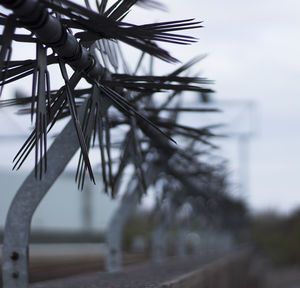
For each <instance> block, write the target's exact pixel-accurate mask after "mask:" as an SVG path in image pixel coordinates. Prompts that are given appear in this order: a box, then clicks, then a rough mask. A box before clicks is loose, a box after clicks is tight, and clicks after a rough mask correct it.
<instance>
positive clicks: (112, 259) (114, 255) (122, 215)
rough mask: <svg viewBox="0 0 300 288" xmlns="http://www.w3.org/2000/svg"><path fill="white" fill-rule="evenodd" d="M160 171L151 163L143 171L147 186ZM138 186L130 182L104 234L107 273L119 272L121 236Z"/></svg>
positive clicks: (136, 202)
mask: <svg viewBox="0 0 300 288" xmlns="http://www.w3.org/2000/svg"><path fill="white" fill-rule="evenodd" d="M159 171H160V169H159V168H158V167H156V165H155V164H153V163H151V164H149V166H148V169H147V171H145V178H146V179H145V180H146V182H147V185H150V184H152V183H153V182H154V181H155V179H156V178H157V176H158V173H159ZM139 188H140V185H139V183H138V180H137V179H134V180H132V181H131V182H130V184H129V187H128V189H127V191H126V194H125V195H124V196H123V198H122V201H121V203H120V206H119V208H118V209H117V211H116V212H115V214H114V215H113V217H112V219H111V221H110V224H109V226H108V230H107V234H106V245H107V250H106V251H107V252H106V253H107V254H106V259H105V260H106V262H105V269H106V271H107V272H119V271H121V269H122V234H123V230H124V227H125V225H126V223H127V222H128V220H129V218H130V216H132V215H133V213H134V212H135V210H136V206H137V205H138V203H139Z"/></svg>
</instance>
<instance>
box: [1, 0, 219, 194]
mask: <svg viewBox="0 0 300 288" xmlns="http://www.w3.org/2000/svg"><path fill="white" fill-rule="evenodd" d="M16 1H17V0H12V1H1V4H3V5H4V6H5V7H6V8H8V9H11V10H12V12H13V14H11V15H4V14H1V15H0V25H3V26H4V30H3V33H2V35H1V37H0V44H1V48H0V86H1V87H4V85H6V84H9V83H12V82H15V81H16V80H18V79H21V78H24V77H28V76H30V75H32V79H33V81H32V95H30V96H21V97H17V98H15V99H9V100H1V101H0V107H7V106H15V105H18V106H21V107H22V109H21V110H20V113H31V117H32V119H35V129H34V131H33V132H32V133H31V135H30V136H29V138H28V139H27V140H26V142H25V143H24V145H23V146H22V147H21V149H20V151H19V152H18V153H17V155H16V157H15V159H14V162H15V164H14V168H16V169H19V168H20V167H21V165H22V164H23V163H24V161H25V160H26V158H27V157H28V155H29V154H30V152H31V151H32V150H33V149H35V159H36V160H35V167H36V168H35V171H36V176H38V175H39V177H40V178H41V177H42V175H43V173H45V172H46V168H47V155H46V151H47V137H46V135H47V133H48V132H49V131H50V130H51V128H52V127H53V126H54V125H55V123H56V122H57V121H58V120H60V119H62V118H65V117H68V116H71V118H72V120H73V123H74V129H75V130H76V133H77V136H78V141H79V143H80V147H81V154H80V157H79V162H78V167H77V173H76V180H77V183H78V187H79V188H83V186H84V180H85V175H86V172H88V174H89V176H90V178H91V179H92V181H95V180H94V175H93V171H92V166H91V163H90V160H89V157H88V154H89V151H90V150H91V148H92V147H93V146H94V145H96V144H97V145H98V146H99V150H100V157H101V167H102V178H103V182H104V185H105V188H106V191H108V190H109V189H111V191H112V195H113V196H114V195H115V194H116V193H117V192H116V191H117V190H118V189H117V188H118V186H119V182H120V178H121V176H122V174H123V173H124V171H125V168H126V167H127V165H128V164H129V163H133V165H134V166H135V168H136V169H135V170H136V175H137V177H138V179H139V180H140V187H141V190H142V191H143V190H145V189H146V184H145V182H146V181H145V179H144V172H143V170H144V168H143V163H144V161H145V159H147V157H148V156H147V155H148V152H149V151H151V150H152V149H153V147H154V148H159V149H160V150H161V151H163V152H165V154H166V155H167V154H168V155H170V156H171V155H173V154H174V153H177V152H178V153H180V151H179V150H178V149H177V148H175V147H174V146H172V145H170V143H169V140H173V139H172V138H171V137H177V136H179V135H180V136H183V137H187V138H189V139H193V141H200V142H201V143H202V144H205V145H209V146H211V147H214V145H213V144H211V143H210V140H209V138H210V137H215V136H216V135H215V134H214V133H212V132H210V129H209V128H210V127H204V128H199V129H196V128H192V127H188V126H184V125H180V124H178V123H177V122H176V121H177V120H176V119H177V115H178V113H180V112H185V113H186V112H195V111H197V112H217V111H218V110H217V109H203V108H193V107H181V106H174V103H175V102H176V99H177V98H178V97H179V96H180V93H182V92H184V91H194V92H197V93H200V94H205V95H206V94H207V93H211V92H213V91H212V90H211V89H210V88H208V87H207V86H208V85H209V84H211V82H210V81H208V80H207V79H205V78H201V77H188V76H182V74H183V73H185V72H186V71H187V70H188V69H189V68H190V67H191V66H193V65H194V64H196V63H198V61H200V60H201V59H202V58H203V56H200V57H197V58H195V59H192V60H191V61H189V62H188V63H186V64H184V65H182V66H180V67H179V68H177V69H175V70H174V71H173V72H172V73H170V74H168V75H162V76H155V75H153V76H152V71H150V73H149V74H145V75H142V73H141V72H140V70H141V67H142V65H143V62H144V61H145V59H147V57H145V55H146V54H150V55H151V56H153V57H156V58H159V59H162V60H164V61H167V62H176V59H175V58H174V57H173V56H171V55H170V54H169V52H168V51H166V50H164V49H162V48H161V47H159V46H158V44H157V42H168V43H175V44H184V45H185V44H191V43H193V42H195V41H196V39H195V38H193V37H191V36H187V35H183V34H180V33H179V32H178V31H183V30H187V29H196V28H200V27H202V26H201V22H198V21H194V19H185V20H178V21H169V22H161V23H154V24H145V25H134V24H129V23H126V22H123V19H124V17H125V16H126V15H127V14H128V12H129V10H130V8H131V7H132V6H133V5H134V4H141V5H142V4H145V5H151V6H155V7H157V2H156V1H149V0H148V1H145V0H144V1H136V0H135V1H128V0H118V1H116V2H115V3H114V4H113V5H112V6H110V7H108V4H107V2H108V1H104V0H103V1H101V2H99V1H97V7H98V11H92V10H91V9H90V5H89V3H88V1H86V4H87V7H83V6H80V5H78V4H76V3H74V2H72V1H69V0H61V1H52V0H51V1H50V0H40V1H33V0H23V2H22V3H23V4H22V5H23V6H22V5H21V6H22V7H23V8H24V7H25V8H26V9H25V8H24V10H22V8H16V6H15V3H16ZM30 9H31V10H30ZM28 11H31V12H32V13H33V12H34V14H32V13H29V12H28ZM31 14H32V15H31ZM18 27H25V28H27V29H28V30H29V31H30V33H29V34H17V33H16V32H15V31H16V30H15V29H16V28H18ZM73 28H74V29H76V31H77V32H76V33H75V34H74V35H73V34H72V32H71V31H72V29H73ZM45 32H48V33H45ZM50 32H51V33H50ZM14 41H19V42H27V43H31V44H32V45H34V46H35V47H36V51H37V53H36V59H33V60H11V54H12V51H13V49H12V48H13V46H12V43H13V42H14ZM119 42H123V43H126V44H128V45H131V46H133V47H135V48H137V49H139V50H141V57H140V59H139V60H138V61H137V65H136V68H135V69H134V73H132V72H131V71H130V70H131V69H130V68H129V65H128V63H127V61H126V59H125V57H124V54H123V53H122V51H121V47H120V45H119ZM48 49H52V50H53V53H52V54H47V53H46V52H47V50H48ZM97 51H98V52H100V56H101V57H100V58H99V57H98V56H97ZM49 65H57V66H58V67H59V69H60V72H61V76H62V79H63V81H64V85H63V86H62V87H61V88H60V89H59V90H51V89H50V81H49V79H50V77H49V72H48V66H49ZM66 65H70V66H71V67H72V68H73V70H74V72H73V74H72V76H71V77H69V76H68V74H67V70H66ZM121 65H122V68H121ZM150 66H151V65H150ZM111 67H113V69H114V70H115V71H114V73H112V72H110V71H109V68H111ZM121 70H122V71H121ZM150 70H151V67H150ZM149 75H150V76H149ZM82 78H85V79H86V80H87V81H88V82H89V86H88V87H87V88H84V89H82V88H77V84H78V83H79V81H80V80H81V79H82ZM157 92H164V93H169V96H168V97H167V99H166V100H165V101H164V102H163V103H161V104H159V105H157V104H155V102H154V100H153V97H152V95H153V94H154V93H157ZM84 102H85V105H86V106H85V111H84V116H83V121H82V122H80V121H79V117H78V115H77V107H78V106H79V105H82V103H84ZM28 106H30V107H28ZM110 107H114V109H110ZM163 111H164V112H169V113H170V116H171V118H170V119H166V118H164V117H162V116H161V115H160V113H161V112H163ZM172 115H173V118H172ZM124 125H125V126H126V127H127V132H126V133H125V134H124V140H123V141H122V143H121V146H118V145H115V142H114V140H113V139H112V133H111V132H112V130H113V129H117V128H118V127H121V126H124ZM140 131H142V132H143V134H142V133H141V132H140ZM173 141H174V140H173ZM174 142H175V141H174ZM116 146H118V149H117V150H118V152H119V156H120V159H118V160H117V161H114V159H113V157H112V155H113V153H112V151H111V150H112V149H114V148H113V147H116ZM120 147H121V148H120ZM115 163H116V164H115Z"/></svg>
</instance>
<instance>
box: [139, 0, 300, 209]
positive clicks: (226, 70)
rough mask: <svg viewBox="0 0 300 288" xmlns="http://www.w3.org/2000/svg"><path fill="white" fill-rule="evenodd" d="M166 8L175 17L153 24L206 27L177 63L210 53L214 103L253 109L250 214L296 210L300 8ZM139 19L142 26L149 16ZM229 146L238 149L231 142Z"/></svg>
mask: <svg viewBox="0 0 300 288" xmlns="http://www.w3.org/2000/svg"><path fill="white" fill-rule="evenodd" d="M164 3H166V5H167V6H168V7H169V13H170V14H169V15H166V14H164V13H159V14H157V16H156V17H157V18H156V20H163V19H164V18H168V19H175V18H177V19H181V18H190V17H193V18H196V19H199V20H202V21H204V23H203V24H204V26H205V27H204V28H203V29H201V30H198V31H196V32H193V35H195V36H196V37H197V38H199V42H198V43H197V44H196V45H192V46H191V47H188V48H186V47H174V48H173V54H174V56H176V57H178V58H179V59H183V60H188V59H189V58H191V56H192V55H198V54H201V53H208V57H207V58H206V59H205V60H204V61H203V63H202V64H201V65H200V66H199V67H201V71H203V75H205V76H208V77H209V78H210V79H213V80H215V81H216V84H215V85H214V89H215V90H216V94H215V99H217V100H228V99H240V100H253V101H255V103H256V106H257V118H258V119H257V121H256V122H257V123H258V125H257V126H258V127H257V137H256V138H254V139H253V140H252V141H251V143H250V154H249V155H250V162H249V165H250V171H249V190H248V193H247V199H248V201H249V203H250V205H251V207H252V208H254V209H255V210H261V209H278V210H280V211H282V212H288V211H291V210H293V209H295V208H296V207H299V206H300V193H299V192H300V191H299V190H300V183H299V178H300V177H299V176H300V175H299V173H300V152H299V147H300V134H299V123H300V40H299V37H298V36H299V29H300V17H299V11H300V1H297V0H286V1H282V0H252V1H240V0H226V1H222V0H209V1H204V0H186V1H181V0H167V1H164ZM139 13H140V11H139ZM141 13H144V15H143V17H142V18H141V19H146V17H147V15H148V16H149V14H150V13H149V12H145V11H144V12H141ZM158 15H159V16H158ZM154 18H155V17H154ZM231 145H232V147H233V148H234V149H237V146H236V144H234V141H232V142H231Z"/></svg>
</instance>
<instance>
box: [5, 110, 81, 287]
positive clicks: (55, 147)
mask: <svg viewBox="0 0 300 288" xmlns="http://www.w3.org/2000/svg"><path fill="white" fill-rule="evenodd" d="M84 110H85V105H82V106H81V107H80V108H79V111H78V112H79V116H80V117H81V119H82V118H83V114H84V113H83V112H84ZM78 148H79V142H78V138H77V135H76V132H75V130H74V127H73V122H72V120H70V121H69V123H68V124H67V125H66V127H65V128H64V129H63V131H62V132H61V133H60V134H59V135H58V136H57V137H56V138H55V141H54V142H53V144H52V145H51V147H50V148H49V150H48V155H49V158H48V165H49V166H48V167H49V169H48V171H47V177H43V178H42V180H38V179H36V177H35V173H34V170H33V171H32V172H31V173H30V175H29V176H28V177H27V178H26V180H25V181H24V183H23V184H22V186H21V187H20V188H19V190H18V191H17V193H16V195H15V197H14V199H13V202H12V204H11V206H10V208H9V211H8V214H7V218H6V224H5V230H4V243H3V253H2V254H3V259H2V263H3V264H2V276H3V277H2V278H3V287H4V288H27V287H28V281H29V279H28V278H29V276H28V275H29V273H28V266H29V265H28V264H29V263H28V262H29V259H28V255H29V254H28V252H29V251H28V248H29V236H30V225H31V219H32V216H33V214H34V212H35V210H36V208H37V207H38V205H39V203H40V202H41V200H42V199H43V197H44V196H45V195H46V193H47V192H48V190H49V189H50V187H51V186H52V184H53V183H54V182H55V181H56V179H57V178H58V177H59V175H60V174H61V173H62V172H63V170H64V168H65V166H66V165H67V164H68V163H69V161H70V160H71V158H72V157H73V156H74V154H75V153H76V151H77V150H78Z"/></svg>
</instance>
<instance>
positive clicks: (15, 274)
mask: <svg viewBox="0 0 300 288" xmlns="http://www.w3.org/2000/svg"><path fill="white" fill-rule="evenodd" d="M11 276H12V277H13V278H14V279H17V278H19V272H17V271H15V272H13V273H12V275H11Z"/></svg>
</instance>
